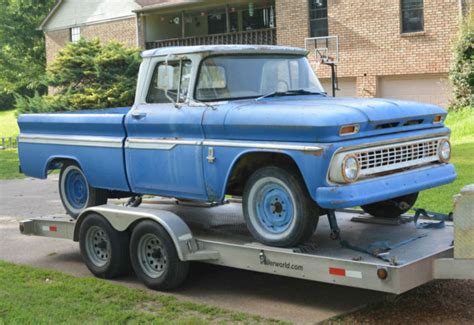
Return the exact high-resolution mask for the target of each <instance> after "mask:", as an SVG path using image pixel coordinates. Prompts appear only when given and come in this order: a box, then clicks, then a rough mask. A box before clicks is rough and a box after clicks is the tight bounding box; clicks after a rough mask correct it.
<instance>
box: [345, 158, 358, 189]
mask: <svg viewBox="0 0 474 325" xmlns="http://www.w3.org/2000/svg"><path fill="white" fill-rule="evenodd" d="M359 171H360V166H359V160H358V159H357V157H356V156H354V155H347V156H346V157H344V160H343V161H342V177H343V178H344V180H345V181H346V182H347V183H352V182H355V181H356V180H357V178H359Z"/></svg>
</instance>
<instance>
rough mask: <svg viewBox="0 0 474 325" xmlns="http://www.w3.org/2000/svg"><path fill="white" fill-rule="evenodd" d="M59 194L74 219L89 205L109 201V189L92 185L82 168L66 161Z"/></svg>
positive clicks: (62, 170)
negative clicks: (101, 188)
mask: <svg viewBox="0 0 474 325" xmlns="http://www.w3.org/2000/svg"><path fill="white" fill-rule="evenodd" d="M59 196H60V197H61V202H62V203H63V206H64V208H65V209H66V212H67V214H69V215H70V216H71V217H73V218H74V219H75V218H77V216H78V215H79V214H80V213H81V212H82V210H84V209H85V208H87V207H90V206H96V205H102V204H106V203H107V191H105V190H100V189H96V188H93V187H92V186H90V185H89V183H88V182H87V179H86V177H85V176H84V173H83V172H82V170H81V168H80V167H79V166H77V165H76V164H74V163H65V164H64V165H63V167H62V168H61V173H60V174H59Z"/></svg>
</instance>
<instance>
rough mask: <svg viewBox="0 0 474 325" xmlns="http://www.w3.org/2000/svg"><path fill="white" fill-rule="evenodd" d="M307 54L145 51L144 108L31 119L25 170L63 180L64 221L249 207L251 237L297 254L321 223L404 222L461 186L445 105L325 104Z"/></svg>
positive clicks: (253, 49)
mask: <svg viewBox="0 0 474 325" xmlns="http://www.w3.org/2000/svg"><path fill="white" fill-rule="evenodd" d="M306 56H307V52H306V51H305V50H302V49H297V48H287V47H273V46H197V47H174V48H164V49H155V50H148V51H145V52H143V54H142V57H143V62H142V64H141V67H140V72H139V76H138V84H137V92H136V97H135V104H134V105H133V107H131V108H115V109H105V110H97V111H82V112H72V113H71V112H69V113H55V114H36V115H21V116H20V117H19V119H18V121H19V126H20V130H21V133H20V137H19V156H20V166H21V167H20V168H21V170H22V171H23V173H25V174H26V175H29V176H32V177H37V178H46V177H47V175H48V171H50V170H52V169H60V170H61V172H60V179H59V193H60V197H61V200H62V202H63V205H64V207H65V209H66V210H67V213H69V214H70V215H71V216H72V217H76V216H77V215H78V214H79V213H80V212H81V211H82V210H83V209H85V208H87V207H89V206H94V205H101V204H105V203H106V201H107V199H108V198H117V197H128V196H134V195H144V194H148V195H159V196H165V197H175V198H178V199H183V200H193V201H194V200H195V201H205V202H214V203H222V202H224V200H225V195H226V194H228V195H233V196H239V197H242V207H243V214H244V217H245V220H246V223H247V226H248V228H249V231H250V232H251V233H252V235H253V236H254V237H255V238H256V239H257V240H258V241H260V242H262V243H264V244H268V245H273V246H283V247H288V246H294V245H297V244H299V243H302V242H304V241H305V240H307V239H308V237H309V236H311V234H312V233H313V232H314V231H315V229H316V226H317V223H318V218H319V216H320V215H323V214H326V213H328V211H331V210H333V209H339V208H346V207H352V206H361V207H362V209H364V210H365V211H366V212H368V213H370V214H372V215H374V216H377V217H386V218H394V217H398V216H399V215H400V214H402V213H404V212H406V211H408V210H409V209H410V208H411V207H412V206H413V205H414V204H415V201H416V199H417V196H418V192H419V191H422V190H425V189H428V188H433V187H436V186H440V185H443V184H447V183H450V182H452V181H453V180H454V179H455V177H456V172H455V169H454V167H453V165H451V164H449V163H448V161H449V159H450V156H451V147H450V143H449V135H450V130H449V129H448V128H446V127H445V126H444V124H443V122H444V119H445V117H446V112H445V111H444V110H443V109H442V108H440V107H437V106H434V105H429V104H421V103H414V102H406V101H394V100H385V99H362V98H360V99H355V98H333V97H329V96H327V95H326V93H325V92H324V90H323V88H322V87H321V84H320V82H319V81H318V79H317V77H316V76H315V74H314V72H313V70H312V69H311V66H310V64H309V62H308V60H307V57H306Z"/></svg>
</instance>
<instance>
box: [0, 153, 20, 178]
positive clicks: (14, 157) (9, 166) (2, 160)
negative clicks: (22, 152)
mask: <svg viewBox="0 0 474 325" xmlns="http://www.w3.org/2000/svg"><path fill="white" fill-rule="evenodd" d="M18 164H19V163H18V151H17V149H5V150H0V180H2V179H15V178H24V177H25V175H23V174H20V173H19V171H18Z"/></svg>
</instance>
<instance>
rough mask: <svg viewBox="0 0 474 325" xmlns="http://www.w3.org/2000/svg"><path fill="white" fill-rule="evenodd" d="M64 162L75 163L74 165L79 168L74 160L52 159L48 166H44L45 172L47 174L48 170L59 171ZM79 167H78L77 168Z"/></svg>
mask: <svg viewBox="0 0 474 325" xmlns="http://www.w3.org/2000/svg"><path fill="white" fill-rule="evenodd" d="M66 162H71V163H75V164H76V165H78V166H79V163H78V162H77V161H75V160H74V159H70V158H53V159H52V160H51V161H50V162H49V163H48V165H47V166H46V172H48V170H53V169H61V167H62V165H63V164H64V163H66ZM79 167H80V166H79Z"/></svg>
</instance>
